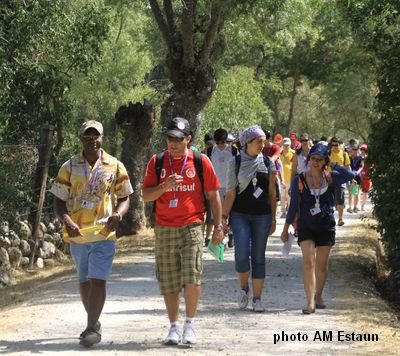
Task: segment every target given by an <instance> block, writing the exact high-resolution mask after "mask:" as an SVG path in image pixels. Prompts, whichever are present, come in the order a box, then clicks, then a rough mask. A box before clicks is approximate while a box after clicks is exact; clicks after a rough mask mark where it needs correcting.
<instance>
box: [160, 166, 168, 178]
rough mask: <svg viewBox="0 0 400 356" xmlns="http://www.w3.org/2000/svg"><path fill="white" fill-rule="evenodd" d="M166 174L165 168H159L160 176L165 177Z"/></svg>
mask: <svg viewBox="0 0 400 356" xmlns="http://www.w3.org/2000/svg"><path fill="white" fill-rule="evenodd" d="M166 175H167V170H166V169H165V168H163V169H162V170H161V174H160V178H165V176H166Z"/></svg>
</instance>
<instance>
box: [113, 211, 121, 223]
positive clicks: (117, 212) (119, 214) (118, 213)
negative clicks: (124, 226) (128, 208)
mask: <svg viewBox="0 0 400 356" xmlns="http://www.w3.org/2000/svg"><path fill="white" fill-rule="evenodd" d="M115 214H117V215H118V216H119V221H121V220H122V215H121V213H120V212H119V211H115V212H114V215H115Z"/></svg>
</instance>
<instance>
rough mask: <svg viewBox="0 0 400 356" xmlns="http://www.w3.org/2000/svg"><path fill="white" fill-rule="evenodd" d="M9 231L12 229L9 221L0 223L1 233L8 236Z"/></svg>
mask: <svg viewBox="0 0 400 356" xmlns="http://www.w3.org/2000/svg"><path fill="white" fill-rule="evenodd" d="M9 231H10V228H9V226H8V221H2V222H1V223H0V233H1V234H4V235H7V234H8V233H9Z"/></svg>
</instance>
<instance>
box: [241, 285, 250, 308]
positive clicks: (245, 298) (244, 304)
mask: <svg viewBox="0 0 400 356" xmlns="http://www.w3.org/2000/svg"><path fill="white" fill-rule="evenodd" d="M247 304H249V295H248V293H246V292H245V291H244V290H243V289H241V290H240V294H239V300H238V305H239V308H240V309H246V308H247Z"/></svg>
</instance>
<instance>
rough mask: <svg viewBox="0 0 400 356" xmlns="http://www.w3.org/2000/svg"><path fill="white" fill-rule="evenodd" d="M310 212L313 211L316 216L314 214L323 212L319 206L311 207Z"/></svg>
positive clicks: (312, 213)
mask: <svg viewBox="0 0 400 356" xmlns="http://www.w3.org/2000/svg"><path fill="white" fill-rule="evenodd" d="M310 212H311V215H312V216H314V215H317V214H319V213H320V212H321V209H320V208H319V207H318V208H316V207H315V208H312V209H310Z"/></svg>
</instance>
